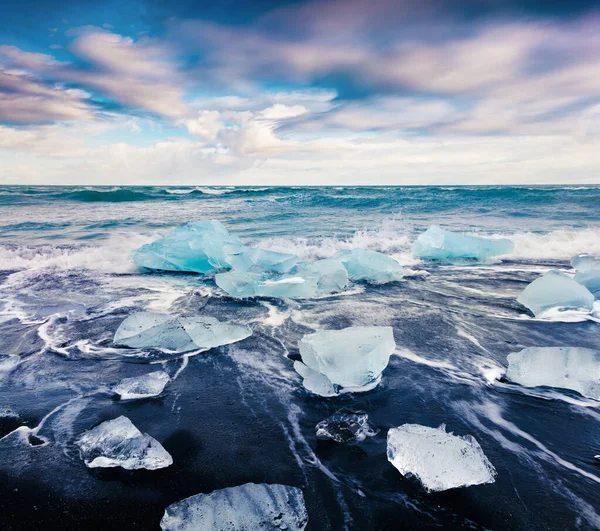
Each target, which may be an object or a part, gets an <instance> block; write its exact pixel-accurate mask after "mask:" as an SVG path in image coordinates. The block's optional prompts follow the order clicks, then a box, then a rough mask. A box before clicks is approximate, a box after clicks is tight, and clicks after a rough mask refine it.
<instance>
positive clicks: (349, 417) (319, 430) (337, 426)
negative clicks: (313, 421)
mask: <svg viewBox="0 0 600 531" xmlns="http://www.w3.org/2000/svg"><path fill="white" fill-rule="evenodd" d="M315 429H316V435H317V439H332V440H334V441H335V442H339V443H350V442H361V441H364V440H365V439H366V438H367V437H373V436H374V435H377V431H376V430H374V429H373V428H371V426H369V415H367V413H366V412H365V411H358V410H356V411H355V410H353V409H348V408H342V409H340V410H338V411H336V412H335V413H334V414H333V415H331V416H330V417H327V418H326V419H325V420H322V421H321V422H319V423H318V424H317V426H316V428H315Z"/></svg>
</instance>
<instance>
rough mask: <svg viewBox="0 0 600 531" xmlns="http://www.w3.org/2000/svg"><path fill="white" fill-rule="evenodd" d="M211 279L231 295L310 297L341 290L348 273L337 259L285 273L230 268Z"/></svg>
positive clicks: (295, 268)
mask: <svg viewBox="0 0 600 531" xmlns="http://www.w3.org/2000/svg"><path fill="white" fill-rule="evenodd" d="M215 282H216V283H217V286H219V287H220V288H221V289H222V290H224V291H226V292H227V294H228V295H230V296H231V297H235V298H238V299H246V298H249V297H276V298H289V299H310V298H313V297H318V296H321V295H328V294H331V293H337V292H339V291H343V290H344V289H345V288H346V284H347V283H348V273H347V272H346V269H345V268H344V265H343V264H342V263H341V262H340V261H339V260H333V259H327V260H317V261H316V262H303V263H300V264H298V265H297V266H296V267H294V268H293V269H292V270H291V271H290V272H289V273H288V274H287V275H274V274H267V273H253V272H240V271H230V272H228V273H220V274H218V275H216V276H215Z"/></svg>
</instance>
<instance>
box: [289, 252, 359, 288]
mask: <svg viewBox="0 0 600 531" xmlns="http://www.w3.org/2000/svg"><path fill="white" fill-rule="evenodd" d="M291 274H292V275H293V276H296V277H300V278H304V279H306V280H307V281H309V282H311V283H313V284H314V285H315V295H316V296H320V295H329V294H331V293H339V292H340V291H344V290H345V289H346V286H347V285H348V272H347V271H346V268H345V267H344V264H342V262H341V261H340V260H336V259H334V258H327V259H324V260H317V261H315V262H301V263H300V264H298V265H297V266H296V267H295V268H294V269H293V270H292V271H291Z"/></svg>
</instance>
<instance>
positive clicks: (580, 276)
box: [571, 254, 600, 297]
mask: <svg viewBox="0 0 600 531" xmlns="http://www.w3.org/2000/svg"><path fill="white" fill-rule="evenodd" d="M571 265H572V266H573V267H574V268H575V271H577V273H575V281H576V282H579V284H581V285H582V286H585V287H586V288H587V289H589V290H590V292H592V293H593V294H594V295H595V296H596V297H598V296H600V260H598V259H597V258H595V257H593V256H591V255H589V254H580V255H579V256H575V257H574V258H572V259H571Z"/></svg>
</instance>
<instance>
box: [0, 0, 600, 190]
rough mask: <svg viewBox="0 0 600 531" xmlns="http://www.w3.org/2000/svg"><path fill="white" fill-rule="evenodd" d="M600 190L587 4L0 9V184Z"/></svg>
mask: <svg viewBox="0 0 600 531" xmlns="http://www.w3.org/2000/svg"><path fill="white" fill-rule="evenodd" d="M557 183H566V184H598V183H600V0H596V1H595V2H592V1H589V0H570V1H568V2H567V1H564V0H561V1H557V0H546V1H543V0H466V1H460V0H368V1H366V0H318V1H316V0H296V1H293V2H282V1H278V2H276V1H273V0H254V1H241V0H222V1H220V2H214V1H211V2H204V1H203V0H179V1H173V0H170V1H167V0H118V1H116V0H109V1H106V2H99V1H90V0H63V1H57V0H22V1H17V0H4V2H3V5H2V13H1V14H0V184H70V185H120V184H122V185H130V184H131V185H133V184H140V185H142V184H143V185H153V184H157V185H186V184H188V185H237V184H239V185H390V184H403V185H408V184H423V185H425V184H557Z"/></svg>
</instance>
